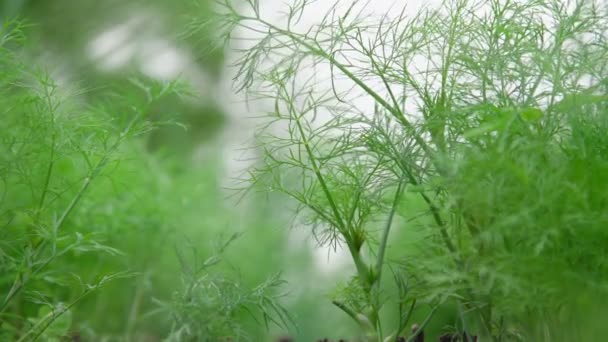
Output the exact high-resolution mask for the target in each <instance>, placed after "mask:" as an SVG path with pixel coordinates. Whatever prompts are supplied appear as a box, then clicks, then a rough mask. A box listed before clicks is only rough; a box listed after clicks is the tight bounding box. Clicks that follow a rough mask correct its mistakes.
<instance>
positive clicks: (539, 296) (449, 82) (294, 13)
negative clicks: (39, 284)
mask: <svg viewBox="0 0 608 342" xmlns="http://www.w3.org/2000/svg"><path fill="white" fill-rule="evenodd" d="M313 3H314V1H306V0H300V1H292V2H291V4H290V5H289V6H288V8H287V9H286V10H285V11H284V16H283V17H282V21H280V22H279V23H277V22H276V21H275V20H272V17H269V18H267V17H265V16H264V13H266V12H267V11H266V10H267V9H265V8H264V3H263V2H261V1H254V0H250V1H247V5H246V6H244V7H242V6H236V5H235V4H234V3H232V2H230V1H221V5H222V7H221V8H222V9H221V11H220V13H221V19H220V23H221V24H223V27H224V29H225V31H224V33H225V37H226V39H227V42H228V43H229V46H230V45H231V44H230V43H239V39H240V36H239V32H243V31H245V32H248V33H249V34H250V35H254V36H255V37H258V39H256V40H254V42H253V43H251V42H247V43H248V44H245V45H246V47H245V48H243V49H242V51H241V53H240V56H241V58H240V59H238V60H237V62H236V63H235V65H234V66H235V68H236V70H237V77H236V84H237V90H240V91H243V92H245V93H246V94H247V96H248V99H250V100H254V101H255V100H266V103H271V105H269V106H268V107H270V108H271V109H270V110H269V111H268V120H266V121H264V123H263V125H262V127H260V128H259V131H258V132H259V135H258V136H259V141H258V142H259V144H260V145H261V146H262V149H263V152H264V153H263V158H262V159H263V160H262V161H261V163H260V164H259V166H257V167H255V168H254V169H253V170H251V179H252V180H253V182H254V184H258V185H260V189H261V191H278V192H280V193H283V194H285V195H287V196H288V197H290V198H292V199H293V200H294V201H295V202H297V204H298V207H297V215H298V217H299V218H300V219H302V220H304V222H305V223H307V224H308V225H309V226H310V227H311V229H312V231H311V233H312V234H315V236H316V237H317V238H318V241H319V243H321V244H326V245H333V246H339V247H340V248H344V249H346V250H348V252H349V255H350V257H351V259H352V264H353V266H354V272H355V276H354V277H353V278H352V281H351V282H349V283H348V284H346V285H345V286H344V287H343V288H342V289H341V290H340V291H338V294H337V295H336V297H335V298H334V300H333V303H334V304H335V306H336V307H337V308H339V309H340V310H341V311H343V312H344V313H345V314H346V315H348V316H350V317H351V318H352V319H353V320H354V321H356V322H357V323H358V325H359V327H360V329H361V334H363V335H364V336H366V340H369V341H394V340H396V339H397V338H398V337H399V336H405V335H406V333H409V328H408V329H407V330H408V331H406V326H407V324H408V322H410V321H411V320H410V319H411V316H412V315H413V314H414V313H416V312H420V311H422V312H426V313H427V314H426V316H425V317H423V318H422V317H421V318H420V319H419V322H418V325H419V326H418V328H417V329H416V330H415V331H414V332H413V333H409V335H410V337H409V339H408V340H414V339H416V338H417V336H416V335H417V334H418V333H419V332H421V331H422V329H423V327H424V325H425V324H426V323H428V322H430V321H431V320H432V319H433V314H434V313H435V312H436V310H438V309H439V308H442V307H445V306H453V307H456V308H457V312H458V314H457V317H458V318H457V319H456V320H455V321H454V325H453V327H452V328H453V329H455V330H457V331H459V334H464V336H465V337H464V338H465V339H466V338H469V339H471V338H472V335H471V334H475V335H478V336H479V338H480V339H481V340H484V341H503V340H529V341H532V340H545V341H558V340H564V341H565V340H585V339H589V338H590V336H596V335H594V334H595V333H597V332H598V330H597V329H599V328H600V327H599V326H597V321H595V320H594V318H592V317H593V316H594V315H595V313H592V312H595V311H594V310H595V309H590V308H589V307H587V306H586V305H587V304H589V302H590V301H591V302H592V301H595V300H598V299H599V298H601V300H600V302H603V299H604V298H606V297H605V290H606V265H607V264H606V255H607V254H606V251H607V248H608V240H607V238H608V230H606V223H607V216H606V215H607V214H606V210H605V209H606V205H607V202H606V200H607V197H606V196H607V191H606V190H607V189H606V184H607V177H608V169H607V167H608V159H607V155H606V151H608V150H607V149H606V146H608V144H607V143H608V141H607V140H606V134H605V132H606V128H607V126H606V123H607V122H608V121H607V112H606V109H607V107H606V105H607V104H608V103H607V102H606V100H608V97H607V95H606V90H607V89H608V88H607V87H608V83H607V82H608V78H607V74H606V66H607V64H606V63H607V62H608V58H607V57H608V55H607V53H608V46H607V45H606V39H607V38H608V35H607V34H608V31H607V30H606V29H607V26H606V25H607V24H608V21H607V19H608V17H607V15H608V12H607V7H606V6H605V4H602V3H601V2H598V1H552V0H548V1H544V0H540V1H510V0H507V1H498V0H496V1H495V0H481V1H466V0H454V1H444V2H442V3H441V4H439V6H437V7H434V8H423V9H422V10H420V11H418V12H417V13H411V12H410V11H409V10H408V6H403V7H402V8H399V5H398V4H395V6H394V7H393V9H392V10H391V11H390V12H389V13H381V14H380V15H375V14H374V13H373V4H371V3H369V2H359V1H343V2H336V3H334V5H333V6H330V7H329V10H328V11H327V12H325V13H321V14H319V13H318V12H315V11H316V10H314V9H313V10H308V9H309V7H310V6H314V5H313ZM306 16H316V17H317V18H319V20H318V22H316V23H315V24H314V25H310V26H307V27H306V28H304V29H302V26H303V25H300V21H301V20H302V18H303V17H304V18H306ZM238 46H239V47H242V46H243V44H240V45H238ZM370 104H371V105H370ZM396 234H399V235H400V237H401V238H400V239H395V238H391V236H394V235H396ZM391 250H394V253H391ZM387 255H391V256H392V257H391V258H390V259H389V258H387ZM390 282H394V285H392V289H391V285H389V283H390ZM425 306H426V307H427V308H425ZM391 307H392V308H396V309H393V310H391V309H390V308H391ZM594 307H595V308H596V309H599V306H594ZM389 310H390V314H388V315H384V314H383V313H384V312H385V311H389ZM581 310H583V311H581ZM585 310H591V311H588V312H587V313H585ZM600 311H601V309H600ZM467 336H468V337H467ZM446 338H449V337H446Z"/></svg>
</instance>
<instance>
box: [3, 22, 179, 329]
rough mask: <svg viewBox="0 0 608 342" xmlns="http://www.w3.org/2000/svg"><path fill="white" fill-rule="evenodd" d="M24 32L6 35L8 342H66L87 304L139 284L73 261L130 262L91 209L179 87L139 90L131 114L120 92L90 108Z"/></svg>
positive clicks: (10, 25) (8, 30)
mask: <svg viewBox="0 0 608 342" xmlns="http://www.w3.org/2000/svg"><path fill="white" fill-rule="evenodd" d="M22 29H23V25H22V24H20V23H19V22H17V21H15V22H7V23H5V24H4V26H3V27H2V31H0V63H1V67H0V93H1V95H0V103H1V107H2V121H1V123H0V132H2V134H1V138H0V158H1V162H0V184H1V185H0V227H1V229H0V273H1V274H2V276H1V277H0V293H1V294H2V298H1V299H0V332H1V334H2V336H1V337H0V338H1V339H3V340H16V341H33V340H37V339H39V338H43V339H44V340H49V341H56V340H59V339H60V338H62V337H64V336H65V335H66V334H67V333H68V332H69V330H70V329H71V326H72V320H71V317H72V316H73V315H72V314H71V310H72V309H73V307H74V306H75V305H76V304H77V303H79V302H80V301H82V300H83V299H84V298H85V297H87V296H88V295H89V294H90V293H92V292H94V291H95V290H97V289H99V288H101V287H102V286H105V285H107V284H108V283H109V282H110V281H113V280H116V279H120V278H125V277H133V276H134V274H132V273H129V272H128V270H126V269H119V270H118V271H108V272H100V273H98V274H94V275H93V274H90V273H89V272H86V271H83V269H82V268H81V267H80V266H79V265H78V264H77V263H74V262H69V260H72V261H73V260H75V259H78V258H82V257H83V255H86V254H87V253H90V254H94V255H96V256H97V257H98V258H99V260H103V255H109V256H112V257H114V256H117V255H120V254H121V251H119V250H118V249H116V248H115V247H112V246H110V245H107V244H105V241H104V240H105V239H107V236H106V235H105V234H103V232H101V229H99V228H100V227H99V226H98V227H96V228H97V229H95V227H90V226H87V225H86V223H87V217H89V216H91V214H92V212H91V211H89V210H83V208H82V207H83V205H84V207H85V208H86V207H90V206H91V204H92V203H94V202H95V200H94V199H92V198H91V196H90V195H91V194H92V193H95V192H96V191H98V187H97V184H98V183H100V182H101V180H102V179H104V180H105V181H107V180H108V179H110V180H111V179H112V177H113V174H112V170H116V169H117V168H118V167H119V165H120V163H121V162H122V161H123V160H124V159H125V158H127V157H128V156H129V153H132V152H133V151H132V150H130V149H129V148H128V146H129V145H130V142H131V141H133V140H134V139H136V137H139V136H142V135H144V134H146V133H148V132H150V130H152V129H153V128H154V125H153V124H152V123H151V122H150V121H149V120H147V117H146V116H147V111H148V108H149V106H150V105H151V104H152V103H154V101H156V100H157V99H159V98H161V97H162V96H164V95H166V94H168V93H172V92H173V91H174V88H175V87H174V85H173V84H158V85H151V86H143V85H142V84H139V83H137V86H138V87H140V88H142V90H144V91H143V92H144V93H145V97H144V100H143V101H141V102H138V101H135V100H134V99H132V100H131V101H130V102H129V106H128V107H126V108H125V107H121V105H122V103H121V102H120V101H118V99H120V97H119V96H117V94H118V93H112V92H111V91H108V92H107V95H106V98H105V99H101V100H99V101H98V102H97V101H86V100H85V99H86V96H85V93H86V92H85V91H80V90H72V89H71V88H70V87H67V86H61V85H59V84H58V82H57V81H56V80H55V78H54V77H53V75H51V73H49V72H47V71H45V70H44V69H43V68H40V67H38V66H33V67H32V66H30V65H29V63H26V62H25V61H27V56H26V54H24V53H23V51H24V49H22V48H21V46H22V44H23V43H24V36H25V35H24V34H23V33H22V31H21V30H22ZM117 112H119V113H120V114H117ZM105 186H107V185H105ZM99 203H101V199H99V201H98V202H97V204H99ZM96 230H97V231H96ZM80 271H83V272H82V274H81V272H80Z"/></svg>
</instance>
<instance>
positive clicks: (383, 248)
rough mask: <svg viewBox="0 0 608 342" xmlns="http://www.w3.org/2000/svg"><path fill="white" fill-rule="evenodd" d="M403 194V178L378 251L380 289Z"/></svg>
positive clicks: (377, 267) (378, 283)
mask: <svg viewBox="0 0 608 342" xmlns="http://www.w3.org/2000/svg"><path fill="white" fill-rule="evenodd" d="M402 192H403V178H402V179H401V180H399V185H398V186H397V192H396V193H395V198H394V199H393V206H392V207H391V211H390V213H389V215H388V220H387V222H386V226H385V227H384V232H383V233H382V240H381V241H380V248H379V249H378V260H377V261H376V272H377V274H376V276H375V280H376V281H375V283H376V286H378V287H379V286H380V280H381V279H382V267H383V266H384V256H385V254H386V245H387V244H388V235H389V233H390V230H391V226H392V223H393V218H394V217H395V211H396V210H397V205H398V204H399V199H400V198H401V194H402Z"/></svg>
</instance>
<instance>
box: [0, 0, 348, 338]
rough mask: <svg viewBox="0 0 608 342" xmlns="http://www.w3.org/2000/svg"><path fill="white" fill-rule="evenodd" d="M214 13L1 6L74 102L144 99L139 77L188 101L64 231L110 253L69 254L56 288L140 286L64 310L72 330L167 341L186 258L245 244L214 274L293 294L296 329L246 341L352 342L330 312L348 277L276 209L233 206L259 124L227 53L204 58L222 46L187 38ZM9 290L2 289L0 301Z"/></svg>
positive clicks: (272, 329)
mask: <svg viewBox="0 0 608 342" xmlns="http://www.w3.org/2000/svg"><path fill="white" fill-rule="evenodd" d="M211 6H212V4H211V1H209V0H197V1H191V0H174V1H165V0H128V1H124V0H103V1H97V0H78V1H75V0H54V1H38V0H3V1H1V2H0V18H1V19H2V20H3V21H5V20H9V19H12V18H17V19H19V20H21V21H22V22H23V23H25V24H26V28H25V29H24V31H23V32H24V33H25V34H26V39H25V41H26V43H25V48H24V49H23V52H22V53H23V56H22V58H23V60H24V61H25V63H26V64H31V65H36V66H37V68H38V67H40V68H43V69H45V70H46V71H48V73H49V75H50V77H51V78H52V79H53V80H54V82H56V84H57V85H59V86H60V87H61V88H63V89H74V93H75V95H74V96H73V97H75V98H76V100H77V101H82V102H84V103H88V102H91V103H92V102H96V101H97V100H98V99H100V98H102V97H103V96H105V95H106V94H107V92H108V90H112V89H118V91H119V92H120V93H122V94H124V93H128V92H133V97H136V96H139V95H141V94H139V93H138V91H139V90H138V88H137V87H136V86H133V84H134V81H133V80H134V79H138V78H144V79H150V80H152V81H154V80H157V81H169V80H174V79H180V80H181V81H183V82H186V83H187V84H188V85H189V86H191V89H193V92H194V94H193V96H189V97H180V96H169V97H166V98H164V99H163V100H162V101H160V102H157V103H155V104H154V106H153V107H152V108H150V113H149V115H150V117H151V118H152V119H153V120H155V121H157V122H159V123H161V122H169V121H170V122H177V123H179V125H176V124H167V125H160V128H159V129H156V130H154V131H152V132H150V133H147V134H145V135H144V136H143V137H141V140H142V142H141V149H140V150H138V151H139V152H138V153H136V154H135V156H136V157H134V156H133V154H130V155H129V160H127V162H125V163H122V164H120V165H116V166H115V167H114V168H113V169H112V170H111V175H112V178H113V179H114V180H113V181H111V180H109V177H108V179H107V180H104V179H102V180H101V181H100V182H99V183H98V184H97V186H95V187H93V189H91V195H90V196H87V197H86V198H85V199H83V200H82V201H81V203H80V209H79V211H78V213H79V214H78V215H75V216H74V217H77V218H78V219H77V220H76V222H71V223H72V225H73V226H74V227H70V229H74V231H78V232H82V233H83V234H92V235H94V236H97V237H98V238H99V239H100V240H99V241H101V242H103V244H104V245H106V246H111V247H112V248H114V249H115V253H114V250H112V251H110V252H109V253H84V252H83V253H77V252H74V253H68V254H67V255H64V256H62V258H61V259H60V260H56V261H54V262H55V265H57V264H59V265H57V266H56V267H55V268H54V269H55V271H56V272H57V273H58V274H57V279H60V278H65V277H69V275H75V276H77V277H78V279H79V280H82V282H83V283H86V282H89V281H92V280H94V279H97V277H100V276H103V275H104V274H111V273H112V272H119V271H123V270H129V271H133V272H136V276H134V277H128V278H125V279H118V280H114V281H112V282H111V283H109V284H108V285H107V286H105V287H104V288H103V289H100V290H98V291H95V292H94V293H92V294H90V295H88V296H87V297H86V298H84V299H83V300H81V301H80V302H79V303H78V304H77V305H75V306H74V307H73V308H72V309H71V314H70V317H69V319H70V323H69V326H71V328H70V331H72V332H73V333H74V334H75V335H77V336H79V338H82V340H85V341H158V340H162V339H164V338H166V337H167V335H168V334H169V332H170V331H174V330H175V327H174V326H171V324H172V322H171V320H170V319H168V317H170V316H168V315H167V310H165V309H167V307H170V306H171V303H172V302H173V301H174V300H175V296H176V295H179V294H178V293H179V292H178V291H180V289H181V286H182V284H181V281H182V277H183V268H184V265H183V260H181V259H180V258H182V257H183V256H184V255H188V256H189V255H190V254H193V255H194V254H196V257H194V258H195V259H196V258H204V257H208V256H209V255H212V254H213V253H214V246H216V245H217V243H218V241H219V240H221V239H226V238H228V237H229V236H230V235H231V234H233V233H242V235H241V236H240V238H238V239H236V240H235V241H234V242H233V243H232V244H231V246H230V248H228V249H227V251H226V260H224V261H223V262H222V263H221V265H218V266H217V267H216V269H214V272H215V273H217V274H224V273H225V274H229V277H232V278H230V279H238V281H240V282H242V284H243V286H249V287H252V288H253V287H255V286H257V285H258V284H260V283H263V282H264V281H266V280H267V279H268V278H269V277H270V276H272V275H274V274H278V273H281V276H282V278H283V279H285V280H287V281H288V282H289V284H290V285H289V291H290V292H289V293H287V294H286V296H285V297H284V298H283V300H282V303H283V304H284V305H285V306H286V308H287V310H288V311H289V312H290V313H291V315H292V316H293V318H294V319H295V320H296V321H297V323H298V329H297V330H296V329H295V328H292V329H291V330H285V329H280V328H277V327H276V326H275V325H272V324H270V325H269V328H268V329H266V328H265V325H264V324H260V323H261V322H259V321H258V320H259V317H255V318H252V317H250V315H249V314H248V313H247V312H238V313H237V315H239V317H237V320H239V321H241V322H246V330H247V333H248V335H249V337H250V338H251V340H253V341H264V340H271V339H273V338H275V337H277V336H281V335H291V336H294V337H297V340H300V341H312V340H314V339H316V338H319V337H323V336H333V337H339V336H352V335H354V334H356V332H355V331H356V330H355V326H354V325H353V324H352V323H351V322H350V321H349V320H348V319H347V318H346V317H345V316H344V315H342V313H341V312H339V311H338V310H337V309H336V308H335V307H334V306H332V304H331V301H330V300H329V295H330V292H331V291H332V290H333V288H334V285H335V281H336V280H340V279H343V280H346V279H347V278H348V276H349V273H350V272H348V270H349V268H350V264H348V262H347V261H345V260H344V259H341V258H340V257H339V255H334V253H333V252H332V251H331V250H328V249H321V250H317V249H316V248H315V246H316V242H315V241H314V239H313V238H312V236H311V235H310V234H309V232H308V231H307V230H306V229H305V228H301V227H300V228H298V227H294V225H293V223H292V222H290V215H289V212H288V210H287V209H288V208H287V206H286V205H285V204H284V203H285V202H284V199H275V198H273V197H268V196H266V195H258V194H256V192H255V191H252V192H250V193H249V194H248V195H247V196H245V197H243V198H242V199H241V200H240V201H238V199H239V198H241V197H240V196H239V195H241V192H239V191H237V190H233V189H234V188H238V187H239V186H240V185H241V184H240V183H239V182H238V181H236V180H235V179H236V178H238V177H239V176H242V171H243V169H244V168H245V167H247V166H249V165H251V163H252V162H251V158H254V157H255V150H248V149H245V150H243V149H242V148H243V147H246V146H247V144H248V143H251V138H252V137H253V127H254V124H253V123H251V122H250V121H249V120H250V119H248V117H250V116H252V115H253V114H255V113H253V112H247V111H246V106H244V104H242V103H240V102H238V101H239V100H242V99H239V98H238V97H235V96H234V94H232V93H231V88H230V87H231V74H230V71H229V70H228V69H227V67H226V63H225V60H226V56H225V52H224V50H223V49H211V48H210V46H213V45H214V44H215V43H216V42H215V41H214V39H215V38H214V37H216V36H217V35H216V32H214V30H213V27H209V28H208V30H197V31H196V32H192V31H191V27H189V25H190V24H191V19H192V18H193V17H196V18H198V20H200V21H201V22H203V21H204V20H205V18H209V16H211V15H212V14H211V13H212V7H211ZM116 114H117V116H119V114H120V113H116ZM66 177H67V174H66ZM116 179H118V180H119V181H118V182H116V181H115V180H116ZM191 252H192V253H191ZM235 277H236V278H235ZM11 281H13V279H8V277H7V278H6V279H4V278H3V280H2V288H8V287H9V286H10V283H11ZM75 288H77V286H73V285H70V284H68V285H66V284H53V283H49V284H45V285H44V287H43V288H42V289H40V291H44V293H45V295H48V297H49V298H51V297H52V298H63V300H65V301H66V302H68V301H69V300H70V298H72V297H74V293H76V292H78V290H77V289H75ZM210 300H211V299H210ZM20 302H21V301H20ZM22 303H23V306H22V307H20V308H19V310H22V311H23V312H24V316H32V317H35V316H36V310H37V307H36V306H34V305H30V304H27V301H22ZM213 305H215V304H213ZM213 305H211V304H210V307H215V306H213ZM209 314H211V315H213V314H214V313H213V312H211V313H209ZM247 322H248V323H247ZM5 327H6V326H5ZM7 336H11V335H7ZM178 339H179V338H178Z"/></svg>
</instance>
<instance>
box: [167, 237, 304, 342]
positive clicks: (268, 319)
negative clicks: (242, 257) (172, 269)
mask: <svg viewBox="0 0 608 342" xmlns="http://www.w3.org/2000/svg"><path fill="white" fill-rule="evenodd" d="M237 238H238V235H236V234H235V235H233V236H231V237H230V238H229V239H228V240H227V241H226V242H223V243H222V244H220V245H219V246H218V247H216V252H215V254H214V255H212V256H210V257H208V258H203V257H202V256H201V255H200V252H199V249H198V248H197V247H195V246H189V247H188V246H186V248H185V251H183V250H178V251H177V253H178V255H179V260H180V264H181V267H182V288H181V289H180V290H179V291H176V292H175V294H174V296H173V297H174V298H173V301H171V302H168V303H165V302H159V305H160V309H159V311H160V312H164V313H165V314H166V315H167V316H168V317H172V319H173V325H172V328H171V333H170V334H169V336H168V337H167V339H166V340H167V341H209V342H211V341H251V340H252V336H251V335H249V334H248V333H247V330H246V329H245V327H246V325H244V324H243V322H244V321H245V320H246V318H244V315H249V316H251V318H253V319H254V320H255V321H256V322H257V323H258V324H263V325H264V326H265V327H266V328H267V329H268V327H269V324H271V323H272V324H276V325H277V326H279V327H282V328H284V329H287V328H289V326H291V325H292V319H291V317H290V315H289V313H288V312H287V311H286V310H285V309H284V308H283V307H282V306H281V304H280V303H279V300H280V298H281V297H282V295H281V294H280V293H279V292H278V291H279V290H280V288H281V287H283V285H284V281H283V280H281V279H280V277H279V275H278V274H277V275H275V276H272V277H270V278H268V279H267V280H266V281H264V282H263V283H261V284H259V285H257V286H255V287H253V288H248V287H247V285H246V284H244V283H243V282H242V281H241V280H240V279H239V278H238V277H237V275H236V274H233V275H232V276H229V275H228V274H224V273H225V272H221V271H213V272H212V270H211V269H212V268H213V267H217V265H218V264H219V263H220V262H222V261H223V260H222V259H223V255H222V254H223V252H224V250H225V249H226V248H227V247H228V245H229V244H231V243H232V242H233V241H234V240H235V239H237ZM186 245H187V244H186ZM232 273H234V272H232Z"/></svg>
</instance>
